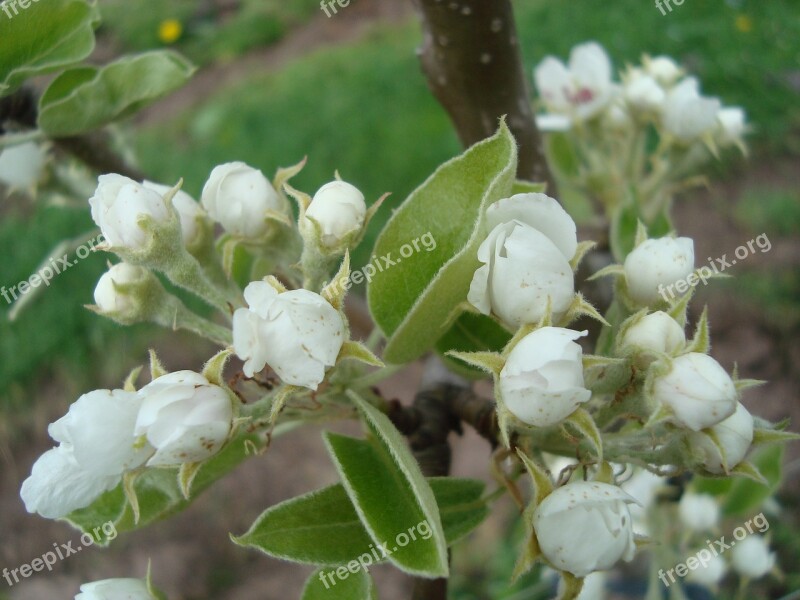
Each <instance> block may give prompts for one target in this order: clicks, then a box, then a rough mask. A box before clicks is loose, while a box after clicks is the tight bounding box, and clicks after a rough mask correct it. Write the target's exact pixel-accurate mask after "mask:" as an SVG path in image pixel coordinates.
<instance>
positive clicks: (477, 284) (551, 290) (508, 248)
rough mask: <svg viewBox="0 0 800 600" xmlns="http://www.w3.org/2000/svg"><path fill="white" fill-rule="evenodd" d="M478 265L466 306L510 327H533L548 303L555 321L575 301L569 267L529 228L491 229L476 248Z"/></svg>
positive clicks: (519, 225)
mask: <svg viewBox="0 0 800 600" xmlns="http://www.w3.org/2000/svg"><path fill="white" fill-rule="evenodd" d="M478 260H479V261H480V262H482V263H483V266H481V267H479V268H478V269H477V270H476V271H475V274H474V275H473V277H472V282H471V284H470V288H469V293H468V295H467V300H468V301H469V302H470V303H471V304H472V305H473V306H475V307H476V308H477V309H478V310H479V311H480V312H482V313H483V314H485V315H489V314H495V315H496V316H497V317H498V318H499V319H500V320H502V321H503V322H504V323H506V324H507V325H509V326H511V327H519V326H520V325H524V324H525V323H536V322H538V321H539V320H540V319H541V318H542V317H543V316H544V314H545V311H546V310H547V306H548V299H549V301H550V308H551V309H552V313H553V319H554V320H556V321H557V320H558V319H560V318H561V317H562V316H563V315H564V314H565V313H566V311H567V309H568V308H569V305H570V303H571V302H572V300H573V298H574V295H575V287H574V286H575V282H574V279H573V273H572V267H571V266H570V264H569V261H568V260H567V259H566V258H565V257H564V254H563V253H562V251H561V250H559V248H558V247H557V246H556V245H555V244H554V243H553V242H552V241H551V240H550V238H549V237H547V236H546V235H545V234H543V233H542V232H540V231H539V230H537V229H534V228H533V227H531V226H529V225H526V224H524V223H522V222H520V221H517V220H514V221H511V222H508V223H501V224H499V225H497V226H496V227H495V228H494V229H492V231H491V232H490V233H489V235H488V237H487V238H486V239H485V240H484V241H483V243H482V244H481V245H480V248H478Z"/></svg>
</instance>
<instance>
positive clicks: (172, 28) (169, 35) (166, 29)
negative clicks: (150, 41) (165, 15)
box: [158, 19, 183, 44]
mask: <svg viewBox="0 0 800 600" xmlns="http://www.w3.org/2000/svg"><path fill="white" fill-rule="evenodd" d="M182 33H183V25H181V22H180V21H178V20H177V19H165V20H164V21H161V24H160V25H159V26H158V39H159V40H161V42H162V43H164V44H174V43H175V42H176V41H178V39H180V37H181V34H182Z"/></svg>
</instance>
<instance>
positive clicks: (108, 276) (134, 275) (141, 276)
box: [94, 262, 152, 321]
mask: <svg viewBox="0 0 800 600" xmlns="http://www.w3.org/2000/svg"><path fill="white" fill-rule="evenodd" d="M150 277H152V275H151V273H150V272H149V271H148V270H147V269H145V268H144V267H136V266H134V265H129V264H128V263H124V262H122V263H118V264H116V265H113V266H112V267H111V268H110V269H109V270H108V271H106V272H105V273H103V274H102V275H101V276H100V279H99V280H98V282H97V286H96V287H95V288H94V301H95V304H96V305H97V307H98V308H99V309H100V312H102V313H103V314H106V315H108V316H113V317H118V318H121V319H125V320H129V319H132V320H133V321H136V320H138V318H139V316H140V314H139V313H140V307H141V298H140V297H137V291H139V289H140V288H141V285H142V284H144V285H146V282H148V281H149V280H150Z"/></svg>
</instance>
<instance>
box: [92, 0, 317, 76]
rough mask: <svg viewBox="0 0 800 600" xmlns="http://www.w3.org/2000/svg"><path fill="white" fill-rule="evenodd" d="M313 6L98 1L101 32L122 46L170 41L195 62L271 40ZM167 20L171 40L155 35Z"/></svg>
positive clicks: (261, 1)
mask: <svg viewBox="0 0 800 600" xmlns="http://www.w3.org/2000/svg"><path fill="white" fill-rule="evenodd" d="M318 10H319V2H318V1H317V0H292V1H291V2H285V1H283V0H243V1H242V2H241V5H240V6H239V7H238V9H237V10H235V11H234V12H232V14H229V15H223V14H221V11H220V9H219V8H216V9H215V8H214V6H213V4H212V3H210V2H198V1H197V0H169V1H166V2H153V3H150V4H149V5H148V7H147V10H142V7H141V5H139V4H137V3H135V2H129V1H126V0H105V1H104V2H103V4H102V6H101V13H102V16H103V31H104V32H105V33H107V34H108V35H109V36H110V37H111V39H112V40H114V41H115V42H117V43H118V44H119V45H121V46H122V48H123V49H124V50H125V51H141V50H149V49H152V48H159V47H163V46H165V45H171V46H173V47H174V48H175V49H176V50H179V51H180V52H182V53H183V54H185V55H186V56H187V57H189V58H190V59H192V60H193V61H194V62H195V63H197V64H200V65H203V64H207V63H209V62H212V61H214V60H228V59H232V58H235V57H236V56H238V55H239V54H242V53H243V52H246V51H248V50H250V49H252V48H255V47H258V46H264V45H268V44H272V43H274V42H276V41H277V40H279V39H280V38H282V37H283V36H284V35H285V34H286V33H287V32H288V31H289V30H291V29H292V28H293V27H296V26H298V25H300V24H302V23H303V22H304V21H306V20H307V19H308V18H310V17H311V16H312V15H315V14H316V13H317V11H318ZM166 21H177V22H178V23H179V24H180V27H181V33H180V36H179V37H178V39H176V40H175V41H174V42H169V43H168V42H167V41H166V40H164V39H162V38H161V36H160V34H159V28H160V26H161V24H162V23H164V22H166Z"/></svg>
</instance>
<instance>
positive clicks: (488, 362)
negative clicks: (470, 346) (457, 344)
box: [445, 350, 506, 377]
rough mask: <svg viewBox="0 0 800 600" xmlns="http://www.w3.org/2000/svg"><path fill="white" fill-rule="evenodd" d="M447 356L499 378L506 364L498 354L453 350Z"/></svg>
mask: <svg viewBox="0 0 800 600" xmlns="http://www.w3.org/2000/svg"><path fill="white" fill-rule="evenodd" d="M445 355H446V356H451V357H453V358H457V359H458V360H461V361H463V362H465V363H467V364H468V365H472V366H473V367H477V368H479V369H482V370H483V371H486V372H487V373H491V374H492V375H495V376H498V377H499V376H500V371H502V370H503V366H504V365H505V363H506V361H505V359H504V358H503V357H502V355H500V354H498V353H497V352H455V351H452V350H451V351H450V352H447V353H445Z"/></svg>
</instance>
